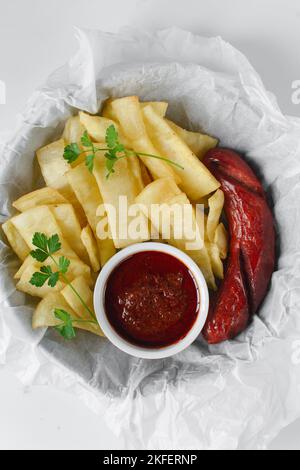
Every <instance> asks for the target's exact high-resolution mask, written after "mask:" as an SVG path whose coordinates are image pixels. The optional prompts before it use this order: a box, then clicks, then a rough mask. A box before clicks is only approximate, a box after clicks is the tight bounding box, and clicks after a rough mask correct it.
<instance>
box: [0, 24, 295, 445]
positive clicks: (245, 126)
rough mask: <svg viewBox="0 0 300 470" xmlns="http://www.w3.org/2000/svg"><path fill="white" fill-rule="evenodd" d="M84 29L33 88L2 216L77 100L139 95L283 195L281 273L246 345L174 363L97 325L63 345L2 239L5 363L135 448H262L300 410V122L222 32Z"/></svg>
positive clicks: (31, 178) (4, 186)
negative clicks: (17, 276) (136, 351)
mask: <svg viewBox="0 0 300 470" xmlns="http://www.w3.org/2000/svg"><path fill="white" fill-rule="evenodd" d="M76 34H77V37H78V39H79V46H80V47H79V50H78V53H77V54H76V56H75V57H74V58H73V59H72V60H70V62H69V63H68V64H67V65H66V66H65V67H63V68H61V69H59V70H58V71H56V72H55V73H54V74H52V75H51V76H50V77H49V78H48V80H47V82H46V84H45V86H44V87H43V88H42V89H40V90H38V91H37V92H35V94H34V95H33V96H32V98H31V99H30V101H29V103H28V105H27V108H26V109H25V111H24V113H23V115H22V119H21V123H20V126H19V129H18V130H17V132H16V133H15V134H14V136H13V137H12V138H11V139H10V140H9V141H7V142H6V143H5V144H4V145H3V146H2V148H1V150H0V155H1V163H0V198H1V222H3V221H4V220H6V219H7V218H8V217H9V216H11V215H12V214H13V209H12V207H11V202H12V201H13V200H14V199H15V198H17V197H18V196H20V195H22V194H24V193H26V192H28V191H30V190H33V189H35V188H37V187H39V185H40V184H41V178H40V174H39V171H38V168H37V165H36V162H35V159H34V152H35V150H36V149H37V148H38V147H40V146H42V145H44V144H46V143H48V142H49V141H51V140H53V139H55V138H57V137H58V136H60V134H61V131H62V127H63V123H64V121H65V120H66V118H67V117H68V116H69V115H70V114H72V113H74V112H76V109H75V108H80V109H84V110H86V111H88V112H91V113H94V112H97V111H98V110H99V107H101V104H102V102H103V100H105V99H106V98H107V97H109V96H113V97H118V96H124V95H130V94H137V95H139V96H140V97H141V98H142V99H144V100H161V99H162V100H166V101H168V102H169V103H170V107H169V111H168V113H169V116H170V118H172V119H174V120H175V121H176V122H178V123H179V124H181V125H184V126H185V127H188V128H190V129H192V130H199V129H200V128H201V129H203V130H205V131H206V132H208V133H210V134H212V135H214V136H216V137H218V138H219V139H220V141H221V145H222V146H227V147H232V148H234V149H236V150H239V151H241V152H244V153H245V154H246V156H247V159H248V160H249V161H250V162H251V163H252V164H253V165H254V167H255V168H256V169H257V171H258V172H259V174H260V175H261V176H262V178H263V181H264V184H265V187H266V189H267V190H268V191H269V194H270V196H271V197H272V199H273V203H274V213H275V217H276V221H277V229H278V264H277V271H276V272H275V273H274V275H273V278H272V286H271V289H270V292H269V294H268V296H267V298H266V300H265V302H264V304H263V306H262V308H261V310H260V317H256V318H255V319H254V321H253V323H252V325H251V326H250V327H249V329H248V330H247V331H246V332H245V333H244V334H242V335H241V336H240V337H239V338H238V339H236V340H235V341H230V342H226V343H223V344H221V345H218V346H214V347H207V345H206V344H205V343H204V342H203V341H202V340H199V341H197V342H196V343H194V344H193V345H192V346H191V347H190V348H189V349H188V350H186V351H185V352H183V353H181V354H179V355H177V356H175V357H173V358H169V359H165V360H156V361H147V360H139V359H135V358H132V357H130V356H128V355H126V354H124V353H122V352H120V351H118V350H117V349H116V348H115V347H114V346H113V345H111V344H110V343H109V342H108V341H107V340H105V339H101V338H97V337H93V336H92V335H90V334H88V333H84V332H82V333H79V334H78V337H77V339H76V340H74V341H73V342H65V341H64V340H63V339H61V338H60V337H59V336H58V335H57V334H56V333H55V332H53V331H52V330H48V331H44V330H40V331H35V332H33V331H32V330H31V323H30V322H31V314H32V311H33V308H34V305H35V302H34V301H33V300H32V299H31V298H29V297H28V296H25V295H23V294H21V293H18V292H16V290H15V283H14V280H13V278H12V275H13V273H14V272H15V270H16V268H17V266H18V260H17V259H16V257H15V256H14V254H13V253H12V251H11V249H10V248H9V247H8V246H7V245H6V242H5V239H4V236H3V235H2V240H3V241H1V242H0V249H1V253H0V255H1V271H0V302H1V305H0V364H6V365H7V367H9V368H10V369H11V370H13V371H14V372H15V373H16V374H17V376H18V377H19V378H20V379H21V380H22V382H23V383H24V384H27V385H30V384H54V385H56V386H57V387H59V388H61V389H64V390H68V391H70V392H71V393H73V394H75V395H77V396H78V397H80V398H82V399H83V400H84V401H85V403H86V404H87V405H88V406H90V407H92V409H93V410H94V411H95V412H96V413H99V419H105V420H106V421H107V423H108V425H109V426H111V428H112V429H113V431H114V432H115V433H117V434H121V435H122V436H123V438H124V441H125V443H126V447H127V448H135V449H138V448H142V449H146V448H152V449H164V448H165V449H166V448H168V449H236V448H241V449H247V448H251V449H263V448H265V447H266V445H267V444H268V443H269V442H270V441H271V440H272V438H274V437H275V436H276V434H277V433H278V432H279V430H280V429H281V428H282V427H283V426H285V425H287V424H288V423H290V422H291V421H293V420H295V419H296V418H297V417H299V416H300V400H299V390H300V354H298V352H299V351H297V348H298V350H300V345H299V339H300V237H299V230H300V207H299V200H300V183H299V181H300V179H299V176H300V145H299V142H300V120H297V119H296V118H289V117H285V116H283V115H282V113H281V112H280V109H279V107H278V106H277V104H276V100H275V98H274V97H273V96H272V95H271V94H269V93H268V92H267V91H266V90H265V89H264V86H263V84H262V82H261V80H260V78H259V76H258V75H257V73H256V72H255V71H254V70H253V68H252V67H251V65H250V64H249V62H248V61H247V59H246V58H245V57H244V56H243V55H242V54H241V53H240V52H238V51H237V50H235V49H234V48H233V47H231V46H230V45H229V44H227V43H225V42H224V41H223V40H222V39H220V38H212V39H207V38H202V37H199V36H195V35H192V34H190V33H188V32H185V31H181V30H178V29H169V30H165V31H160V32H157V33H151V34H150V33H145V32H140V31H135V30H132V29H126V30H123V31H122V32H121V33H119V34H116V35H114V34H107V33H103V32H99V31H80V30H77V31H76ZM297 359H298V360H297Z"/></svg>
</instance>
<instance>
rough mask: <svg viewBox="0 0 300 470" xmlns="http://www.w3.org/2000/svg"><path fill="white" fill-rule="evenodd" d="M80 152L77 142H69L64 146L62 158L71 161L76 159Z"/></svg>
mask: <svg viewBox="0 0 300 470" xmlns="http://www.w3.org/2000/svg"><path fill="white" fill-rule="evenodd" d="M80 154H81V150H80V148H79V145H78V144H76V143H73V144H69V145H67V146H66V147H65V150H64V159H65V160H67V161H68V162H69V163H73V162H75V161H76V160H77V158H78V157H79V155H80Z"/></svg>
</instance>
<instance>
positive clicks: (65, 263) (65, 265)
mask: <svg viewBox="0 0 300 470" xmlns="http://www.w3.org/2000/svg"><path fill="white" fill-rule="evenodd" d="M58 265H59V269H60V272H61V273H62V274H66V272H67V271H68V269H69V266H70V260H69V259H67V258H65V256H61V257H60V258H59V260H58Z"/></svg>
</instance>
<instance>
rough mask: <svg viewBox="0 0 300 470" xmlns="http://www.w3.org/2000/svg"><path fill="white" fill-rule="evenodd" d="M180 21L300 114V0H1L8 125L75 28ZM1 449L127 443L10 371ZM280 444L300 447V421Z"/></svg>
mask: <svg viewBox="0 0 300 470" xmlns="http://www.w3.org/2000/svg"><path fill="white" fill-rule="evenodd" d="M126 24H129V25H134V26H136V27H140V28H146V29H158V28H164V27H168V26H172V25H176V26H180V27H182V28H185V29H189V30H191V31H193V32H195V33H199V34H202V35H206V36H216V35H221V36H222V37H223V38H224V39H226V40H227V41H229V42H231V43H232V44H233V45H234V46H236V47H237V48H239V49H240V50H241V51H242V52H244V53H245V54H246V55H247V57H248V58H249V59H250V61H251V62H252V64H253V65H254V66H255V67H256V69H257V70H258V71H259V73H260V74H261V76H262V78H263V80H264V82H265V84H266V86H267V88H268V89H269V90H271V91H273V92H274V93H275V94H276V96H277V98H278V101H279V104H280V106H281V108H282V110H283V111H284V112H285V113H287V114H290V115H296V116H300V105H295V104H293V103H292V100H291V93H292V91H291V85H292V82H293V81H294V80H297V79H298V80H299V79H300V69H299V55H300V54H299V53H300V3H299V0H251V1H249V0H109V1H107V0H106V1H104V0H0V80H4V81H5V82H6V86H7V102H6V105H1V104H0V132H2V131H5V130H10V129H12V128H13V127H14V125H15V122H16V115H17V113H19V112H20V111H21V110H22V108H23V106H24V103H25V102H26V100H27V98H28V97H29V96H30V94H31V93H32V91H33V90H34V89H35V88H36V87H37V86H38V85H40V84H41V83H42V82H43V81H44V79H45V77H46V76H47V75H48V74H49V73H50V72H52V71H53V70H54V69H56V68H57V67H59V66H60V65H62V64H63V63H64V62H65V61H66V60H67V59H68V58H69V57H70V55H72V54H73V53H74V52H75V50H76V41H75V39H74V35H73V29H72V27H73V25H77V26H84V27H91V28H99V29H103V30H106V31H117V30H118V29H119V27H120V26H122V25H126ZM0 417H1V418H0V449H77V448H80V449H116V448H120V449H122V448H123V442H122V440H120V439H118V438H117V437H116V436H114V435H113V434H112V432H111V431H110V430H109V429H108V428H107V426H105V425H104V423H103V422H102V420H101V419H100V418H99V417H97V416H95V415H94V414H93V413H92V412H91V411H89V410H88V409H87V408H85V407H84V406H83V405H82V403H81V402H80V401H78V400H77V399H76V398H74V397H72V396H69V395H67V394H64V393H62V392H59V391H57V390H55V389H53V388H50V387H48V388H42V387H36V388H33V389H27V390H24V389H23V387H22V386H21V385H20V383H19V382H18V381H17V379H15V378H14V377H13V376H12V375H11V374H9V373H8V372H7V371H5V369H0ZM271 448H272V449H297V450H300V420H299V421H297V422H295V423H294V424H291V425H290V426H289V427H288V428H286V429H285V430H283V431H282V432H281V434H280V435H279V436H278V437H277V438H276V439H275V441H274V442H273V443H272V445H271Z"/></svg>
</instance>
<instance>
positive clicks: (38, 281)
mask: <svg viewBox="0 0 300 470" xmlns="http://www.w3.org/2000/svg"><path fill="white" fill-rule="evenodd" d="M48 279H49V276H48V274H43V273H41V272H36V273H33V275H32V276H31V279H30V281H29V282H30V284H32V285H33V286H36V287H42V286H43V285H44V284H45V282H46V281H47V280H48Z"/></svg>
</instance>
